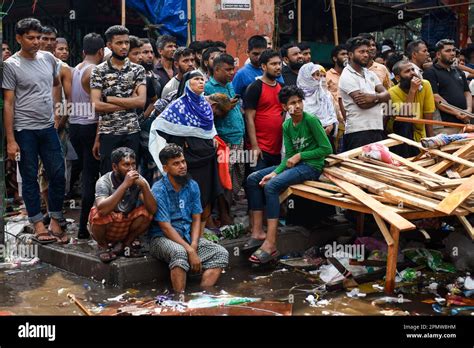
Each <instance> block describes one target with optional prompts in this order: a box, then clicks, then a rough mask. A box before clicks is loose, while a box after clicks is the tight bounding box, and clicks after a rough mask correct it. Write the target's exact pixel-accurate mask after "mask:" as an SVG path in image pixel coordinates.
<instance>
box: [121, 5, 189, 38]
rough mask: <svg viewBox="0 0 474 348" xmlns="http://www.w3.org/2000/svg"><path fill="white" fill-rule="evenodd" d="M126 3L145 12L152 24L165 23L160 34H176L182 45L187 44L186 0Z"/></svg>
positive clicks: (142, 12)
mask: <svg viewBox="0 0 474 348" xmlns="http://www.w3.org/2000/svg"><path fill="white" fill-rule="evenodd" d="M126 4H127V6H128V7H130V8H133V9H134V10H136V11H138V12H140V13H141V14H143V15H144V16H145V17H146V18H148V20H149V21H150V22H151V23H152V24H163V27H162V28H161V29H160V34H168V35H173V36H175V37H176V38H177V39H178V44H179V45H180V46H182V45H185V44H186V39H187V34H188V32H187V5H186V0H127V2H126Z"/></svg>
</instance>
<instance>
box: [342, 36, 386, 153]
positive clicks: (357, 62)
mask: <svg viewBox="0 0 474 348" xmlns="http://www.w3.org/2000/svg"><path fill="white" fill-rule="evenodd" d="M369 45H370V42H369V40H367V39H364V38H362V37H360V36H358V37H354V38H351V39H349V41H348V42H347V49H348V51H349V64H348V65H347V67H346V68H345V69H344V70H343V71H342V74H341V78H340V79H339V90H340V97H341V99H342V103H343V105H344V109H345V110H346V130H345V134H344V151H347V150H351V149H354V148H356V147H360V146H363V145H366V144H370V143H373V142H376V141H380V140H382V139H383V137H384V136H383V112H382V106H381V103H384V102H387V101H389V100H390V94H389V93H388V92H387V90H386V89H385V87H384V86H383V85H382V83H381V82H380V80H379V78H378V77H377V75H376V74H375V73H374V72H372V71H369V70H368V69H367V64H368V62H369Z"/></svg>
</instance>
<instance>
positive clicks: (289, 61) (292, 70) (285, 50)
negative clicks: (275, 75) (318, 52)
mask: <svg viewBox="0 0 474 348" xmlns="http://www.w3.org/2000/svg"><path fill="white" fill-rule="evenodd" d="M280 54H281V57H282V58H283V62H284V63H285V64H286V65H285V66H284V67H283V69H282V70H281V75H282V76H283V80H284V81H285V86H296V80H297V79H298V72H299V71H300V68H301V67H302V66H303V64H304V58H303V54H302V53H301V50H300V49H299V47H298V45H297V44H295V43H288V44H286V45H283V46H282V47H281V49H280Z"/></svg>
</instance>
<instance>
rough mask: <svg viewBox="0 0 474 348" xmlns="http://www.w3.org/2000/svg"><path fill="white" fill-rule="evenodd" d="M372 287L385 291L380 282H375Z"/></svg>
mask: <svg viewBox="0 0 474 348" xmlns="http://www.w3.org/2000/svg"><path fill="white" fill-rule="evenodd" d="M372 287H373V288H374V289H376V290H379V291H383V290H384V288H383V286H382V285H380V284H373V285H372Z"/></svg>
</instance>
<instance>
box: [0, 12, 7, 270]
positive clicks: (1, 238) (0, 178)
mask: <svg viewBox="0 0 474 348" xmlns="http://www.w3.org/2000/svg"><path fill="white" fill-rule="evenodd" d="M2 10H3V8H1V7H0V42H3V16H4V13H3V12H2ZM0 65H1V66H2V68H1V70H0V73H1V74H2V75H3V61H2V57H0ZM1 80H3V76H1V77H0V81H1ZM0 124H1V126H0V128H1V129H0V245H4V244H5V228H6V226H5V213H6V209H5V208H6V203H7V201H6V196H7V193H6V184H5V179H6V178H5V150H4V143H5V129H4V127H3V95H0ZM0 261H2V262H3V261H4V256H3V255H0Z"/></svg>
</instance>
